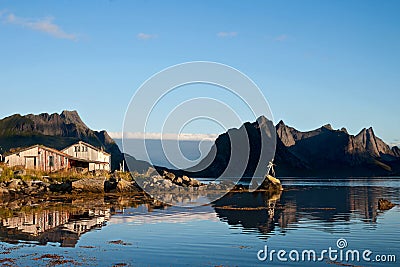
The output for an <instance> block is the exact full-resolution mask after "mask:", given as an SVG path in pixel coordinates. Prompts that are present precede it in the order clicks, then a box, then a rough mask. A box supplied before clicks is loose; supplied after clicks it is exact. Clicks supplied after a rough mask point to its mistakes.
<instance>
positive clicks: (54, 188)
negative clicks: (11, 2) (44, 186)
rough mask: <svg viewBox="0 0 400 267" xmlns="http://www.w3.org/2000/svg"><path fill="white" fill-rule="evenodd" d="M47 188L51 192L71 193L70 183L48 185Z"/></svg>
mask: <svg viewBox="0 0 400 267" xmlns="http://www.w3.org/2000/svg"><path fill="white" fill-rule="evenodd" d="M49 188H50V191H51V192H56V193H70V192H71V191H72V182H64V183H54V184H50V186H49Z"/></svg>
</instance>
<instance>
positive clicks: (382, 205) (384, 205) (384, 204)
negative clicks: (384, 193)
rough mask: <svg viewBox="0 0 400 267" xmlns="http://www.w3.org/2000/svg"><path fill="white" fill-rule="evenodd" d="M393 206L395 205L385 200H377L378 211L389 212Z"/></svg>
mask: <svg viewBox="0 0 400 267" xmlns="http://www.w3.org/2000/svg"><path fill="white" fill-rule="evenodd" d="M394 206H396V205H395V204H393V203H392V202H390V201H389V200H387V199H383V198H380V199H379V200H378V209H380V210H390V209H391V208H393V207H394Z"/></svg>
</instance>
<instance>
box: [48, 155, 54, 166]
mask: <svg viewBox="0 0 400 267" xmlns="http://www.w3.org/2000/svg"><path fill="white" fill-rule="evenodd" d="M49 167H54V157H53V156H49Z"/></svg>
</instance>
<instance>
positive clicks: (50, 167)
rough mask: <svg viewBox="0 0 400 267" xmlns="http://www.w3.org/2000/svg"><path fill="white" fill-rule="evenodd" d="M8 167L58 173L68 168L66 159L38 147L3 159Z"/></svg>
mask: <svg viewBox="0 0 400 267" xmlns="http://www.w3.org/2000/svg"><path fill="white" fill-rule="evenodd" d="M5 162H6V163H7V164H8V166H10V167H15V166H20V167H23V168H25V169H36V170H42V171H58V170H62V169H66V168H68V158H67V157H65V156H63V155H61V154H59V153H56V152H54V151H52V150H48V149H46V148H42V147H39V146H36V147H32V148H30V149H28V150H24V151H21V152H18V153H14V154H11V155H9V156H7V157H6V158H5Z"/></svg>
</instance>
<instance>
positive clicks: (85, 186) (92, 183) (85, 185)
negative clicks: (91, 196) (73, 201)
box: [72, 178, 105, 193]
mask: <svg viewBox="0 0 400 267" xmlns="http://www.w3.org/2000/svg"><path fill="white" fill-rule="evenodd" d="M104 182H105V181H104V178H84V179H80V180H77V181H74V182H72V191H73V192H87V193H104Z"/></svg>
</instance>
